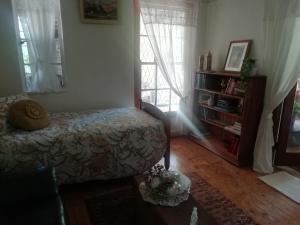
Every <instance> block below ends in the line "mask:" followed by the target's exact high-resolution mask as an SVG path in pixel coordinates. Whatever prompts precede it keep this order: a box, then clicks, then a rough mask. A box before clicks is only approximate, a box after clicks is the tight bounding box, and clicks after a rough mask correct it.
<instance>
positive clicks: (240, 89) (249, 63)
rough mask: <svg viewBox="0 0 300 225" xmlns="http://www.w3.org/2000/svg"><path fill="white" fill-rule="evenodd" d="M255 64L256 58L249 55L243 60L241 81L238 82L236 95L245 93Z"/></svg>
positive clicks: (235, 90)
mask: <svg viewBox="0 0 300 225" xmlns="http://www.w3.org/2000/svg"><path fill="white" fill-rule="evenodd" d="M254 64H255V60H254V59H251V58H249V57H246V58H245V59H244V62H243V66H242V69H241V73H240V81H239V82H238V84H237V87H236V88H235V89H234V93H235V94H236V95H244V94H245V92H246V89H247V85H248V80H249V77H250V73H251V70H252V68H253V66H254Z"/></svg>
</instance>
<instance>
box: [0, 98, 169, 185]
mask: <svg viewBox="0 0 300 225" xmlns="http://www.w3.org/2000/svg"><path fill="white" fill-rule="evenodd" d="M50 121H51V123H50V126H49V127H47V128H44V129H42V130H37V131H32V132H27V131H20V130H16V129H11V130H9V131H8V132H6V133H4V134H3V135H1V137H0V170H1V171H2V172H12V173H13V172H18V171H21V170H26V169H31V168H37V167H44V166H51V167H54V168H55V169H56V174H57V181H58V183H59V184H70V183H79V182H85V181H90V180H98V179H101V180H106V179H114V178H120V177H126V176H132V175H136V174H140V173H142V172H144V171H146V170H147V169H149V168H151V167H152V166H153V165H154V164H155V163H157V162H158V161H159V160H160V159H161V158H162V157H163V156H165V162H166V163H165V164H166V167H169V153H170V149H169V144H170V143H169V135H168V134H169V124H168V121H167V119H166V118H165V116H164V115H163V113H161V112H160V111H159V110H158V109H156V108H155V107H153V106H152V105H150V104H147V103H142V105H141V109H136V108H118V109H107V110H94V111H86V112H79V113H54V114H50Z"/></svg>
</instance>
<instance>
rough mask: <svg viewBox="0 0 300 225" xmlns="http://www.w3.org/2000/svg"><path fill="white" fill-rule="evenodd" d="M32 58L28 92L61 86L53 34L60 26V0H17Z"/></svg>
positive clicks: (58, 88)
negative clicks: (55, 64) (56, 66)
mask: <svg viewBox="0 0 300 225" xmlns="http://www.w3.org/2000/svg"><path fill="white" fill-rule="evenodd" d="M16 7H17V14H18V16H19V17H20V20H21V23H22V26H23V29H24V35H25V38H26V39H27V40H29V41H28V51H29V56H30V60H31V63H32V65H31V86H30V90H27V91H29V92H49V91H50V92H51V91H59V90H61V84H60V81H59V79H58V77H57V69H56V68H55V66H54V65H53V64H54V63H55V61H56V59H57V50H56V47H57V43H56V42H57V40H56V38H55V35H56V33H55V32H57V29H58V28H60V27H61V26H60V25H61V24H60V22H61V21H60V5H59V0H42V1H41V0H16Z"/></svg>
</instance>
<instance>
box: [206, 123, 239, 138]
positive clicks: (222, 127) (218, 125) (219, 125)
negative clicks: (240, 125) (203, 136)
mask: <svg viewBox="0 0 300 225" xmlns="http://www.w3.org/2000/svg"><path fill="white" fill-rule="evenodd" d="M201 122H203V123H206V124H209V125H211V126H215V127H218V128H220V129H224V132H228V133H231V134H233V135H236V136H240V135H238V134H235V133H233V132H231V131H230V130H225V126H226V125H223V124H221V123H218V122H216V121H213V120H205V119H201Z"/></svg>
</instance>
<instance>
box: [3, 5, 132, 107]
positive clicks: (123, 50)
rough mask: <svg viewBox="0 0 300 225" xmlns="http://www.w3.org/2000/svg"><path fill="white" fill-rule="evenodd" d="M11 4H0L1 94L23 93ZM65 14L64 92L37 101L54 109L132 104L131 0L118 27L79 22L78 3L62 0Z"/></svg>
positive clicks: (45, 96) (38, 98) (63, 14)
mask: <svg viewBox="0 0 300 225" xmlns="http://www.w3.org/2000/svg"><path fill="white" fill-rule="evenodd" d="M9 2H10V0H1V2H0V15H1V23H0V31H1V34H0V35H1V36H0V41H1V42H0V43H1V52H0V63H1V64H0V65H1V67H0V73H1V75H0V96H4V95H8V94H15V93H20V92H21V91H22V89H21V83H20V82H21V80H20V75H19V65H18V61H17V60H18V56H17V51H16V47H15V46H16V41H15V34H14V28H13V21H12V11H11V6H10V3H9ZM61 10H62V21H63V30H64V44H65V60H66V70H67V73H66V75H67V82H66V84H67V87H66V91H65V92H63V93H57V94H43V95H33V97H34V98H36V99H37V100H39V101H40V102H41V103H42V104H43V105H44V106H46V107H47V108H48V110H50V111H69V110H85V109H92V108H107V107H122V106H133V68H134V61H133V60H134V59H133V57H134V48H133V40H134V36H133V35H134V30H133V29H134V14H133V6H132V1H126V3H125V1H124V2H123V4H122V7H121V23H120V25H101V24H83V23H81V22H80V19H79V18H80V17H79V0H61ZM2 19H4V22H2ZM3 34H4V35H3ZM3 60H4V62H3ZM2 62H3V64H2Z"/></svg>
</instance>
